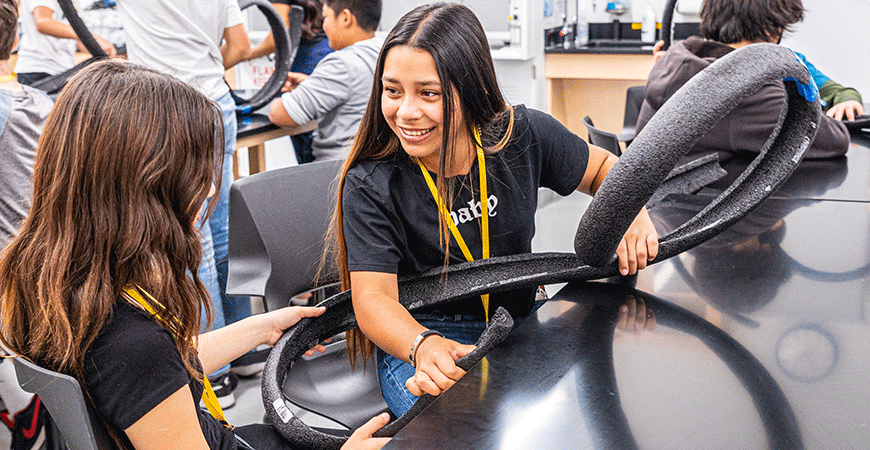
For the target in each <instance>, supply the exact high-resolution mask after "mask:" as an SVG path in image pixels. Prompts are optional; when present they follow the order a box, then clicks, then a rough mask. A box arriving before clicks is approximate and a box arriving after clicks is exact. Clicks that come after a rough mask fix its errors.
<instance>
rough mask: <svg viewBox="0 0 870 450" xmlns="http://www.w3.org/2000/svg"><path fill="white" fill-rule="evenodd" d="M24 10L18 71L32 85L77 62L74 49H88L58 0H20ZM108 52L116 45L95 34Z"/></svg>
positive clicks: (24, 80) (113, 53) (112, 52)
mask: <svg viewBox="0 0 870 450" xmlns="http://www.w3.org/2000/svg"><path fill="white" fill-rule="evenodd" d="M21 11H22V14H23V17H22V18H23V24H22V32H23V34H22V36H21V45H20V46H19V47H18V61H17V62H16V64H15V71H16V72H18V81H19V82H20V83H22V84H27V85H31V84H33V83H35V82H37V81H39V80H41V79H43V78H46V77H49V76H51V75H57V74H59V73H61V72H63V71H65V70H67V69H69V68H70V67H72V66H74V65H75V51H76V48H78V49H79V50H81V51H85V52H86V51H87V49H85V47H84V46H83V45H82V44H81V42H80V41H79V40H78V37H77V36H76V32H75V31H74V30H73V28H72V27H71V26H70V25H69V22H67V21H66V19H65V18H64V15H63V11H61V9H60V6H59V5H58V4H57V0H21ZM94 38H95V39H96V40H97V43H99V44H100V47H101V48H102V49H103V51H104V52H106V54H107V55H109V56H115V55H116V53H117V52H116V50H115V46H114V45H113V44H112V43H111V42H109V41H107V40H105V39H103V38H101V37H99V36H96V35H95V36H94Z"/></svg>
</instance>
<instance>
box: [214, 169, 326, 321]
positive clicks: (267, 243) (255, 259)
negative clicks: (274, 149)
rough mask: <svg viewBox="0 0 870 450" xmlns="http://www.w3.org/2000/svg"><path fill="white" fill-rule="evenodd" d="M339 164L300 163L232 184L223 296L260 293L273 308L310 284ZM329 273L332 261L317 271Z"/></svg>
mask: <svg viewBox="0 0 870 450" xmlns="http://www.w3.org/2000/svg"><path fill="white" fill-rule="evenodd" d="M341 165H342V161H323V162H314V163H309V164H301V165H298V166H292V167H286V168H283V169H277V170H270V171H266V172H262V173H258V174H255V175H251V176H248V177H245V178H242V179H240V180H238V181H236V182H235V183H233V184H232V186H231V187H230V198H229V208H230V212H229V238H228V240H229V274H228V276H227V293H228V294H229V295H239V296H258V297H264V298H265V304H266V309H267V310H273V309H277V308H280V307H283V306H287V305H288V304H289V301H290V298H292V297H293V296H294V295H296V294H299V293H300V292H304V291H307V290H309V289H312V288H313V287H315V286H314V282H315V279H316V278H317V275H318V269H319V265H320V260H321V257H322V256H323V250H324V237H325V234H326V230H327V229H328V226H329V221H330V218H331V217H332V212H333V211H334V209H335V199H336V188H337V184H336V183H334V181H335V179H336V176H337V175H338V173H339V170H341ZM333 274H335V269H334V266H332V265H327V266H326V267H325V268H324V274H322V275H333ZM327 278H328V277H327Z"/></svg>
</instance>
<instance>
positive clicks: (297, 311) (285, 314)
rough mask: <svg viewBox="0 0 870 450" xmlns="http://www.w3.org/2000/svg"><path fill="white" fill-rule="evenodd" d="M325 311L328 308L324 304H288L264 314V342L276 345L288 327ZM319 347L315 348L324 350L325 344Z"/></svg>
mask: <svg viewBox="0 0 870 450" xmlns="http://www.w3.org/2000/svg"><path fill="white" fill-rule="evenodd" d="M324 311H326V308H324V307H322V306H288V307H286V308H281V309H278V310H275V311H271V312H268V313H265V314H263V319H264V320H266V324H265V331H266V339H265V341H264V342H263V343H264V344H266V345H269V346H272V345H275V343H276V342H278V339H279V338H280V337H281V335H282V334H284V331H285V330H286V329H288V328H290V327H292V326H293V325H296V324H297V323H298V322H299V321H300V320H302V319H304V318H306V317H317V316H319V315H321V314H323V312H324ZM318 347H321V349H318V348H317V347H315V350H319V351H320V352H323V350H322V347H323V346H322V345H321V346H318Z"/></svg>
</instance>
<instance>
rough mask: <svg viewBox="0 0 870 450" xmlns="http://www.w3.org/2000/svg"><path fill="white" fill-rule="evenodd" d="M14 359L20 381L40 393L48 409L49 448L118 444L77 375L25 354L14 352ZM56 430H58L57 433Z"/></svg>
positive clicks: (81, 449) (95, 449)
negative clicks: (44, 363)
mask: <svg viewBox="0 0 870 450" xmlns="http://www.w3.org/2000/svg"><path fill="white" fill-rule="evenodd" d="M12 361H13V364H14V365H15V374H16V376H17V377H18V384H20V385H21V388H22V389H24V390H25V391H27V392H31V393H34V394H36V395H38V396H39V398H40V400H41V401H42V403H43V404H44V405H45V408H46V409H47V410H48V414H49V416H50V418H49V417H47V418H46V419H48V420H46V422H45V426H46V430H47V431H48V433H49V439H48V440H47V442H48V443H49V444H48V445H47V446H46V448H47V449H51V450H61V449H65V448H70V449H75V450H111V449H115V448H116V447H115V445H114V444H113V443H112V440H111V439H110V438H109V437H108V433H107V432H106V431H105V428H104V426H103V423H102V420H101V419H100V418H99V415H98V414H97V412H96V411H94V409H93V407H92V406H91V405H90V403H88V402H87V401H86V400H85V396H84V393H83V392H82V388H81V385H79V382H78V381H77V380H76V379H75V378H73V377H71V376H69V375H64V374H62V373H58V372H54V371H51V370H48V369H45V368H42V367H39V366H37V365H36V364H34V363H32V362H30V361H28V360H27V359H25V358H24V357H22V356H14V357H13V358H12ZM57 431H59V433H55V432H57ZM57 434H59V436H58V435H57Z"/></svg>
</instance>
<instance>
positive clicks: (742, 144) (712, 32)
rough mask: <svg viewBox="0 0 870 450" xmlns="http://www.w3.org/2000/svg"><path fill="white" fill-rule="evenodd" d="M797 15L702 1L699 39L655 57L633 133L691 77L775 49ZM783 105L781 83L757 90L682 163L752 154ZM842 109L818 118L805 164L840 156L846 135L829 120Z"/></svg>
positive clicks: (755, 4)
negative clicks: (734, 57)
mask: <svg viewBox="0 0 870 450" xmlns="http://www.w3.org/2000/svg"><path fill="white" fill-rule="evenodd" d="M803 13H804V10H803V5H802V4H801V0H773V1H763V0H745V1H739V2H735V1H731V0H705V1H704V3H703V5H702V7H701V36H702V37H697V36H694V37H690V38H689V39H686V40H684V41H680V42H676V43H674V44H673V45H672V46H671V48H669V49H668V50H667V51H666V52H664V53H663V54H661V56H660V57H659V58H658V60H657V61H656V63H655V65H654V66H653V68H652V70H651V71H650V74H649V77H648V78H647V83H646V87H645V89H644V97H645V98H644V102H643V105H642V106H641V110H640V114H639V115H638V119H637V132H638V133H640V131H641V130H642V129H643V128H644V127H645V126H646V124H647V122H649V120H650V119H651V118H652V116H653V115H654V114H655V113H656V111H658V110H659V108H661V107H662V105H664V103H665V102H666V101H667V100H668V99H669V98H670V97H671V95H673V93H674V92H676V91H677V90H678V89H679V88H680V87H682V86H683V84H685V83H686V82H687V81H689V79H691V78H692V77H693V76H695V74H697V73H698V72H700V71H702V70H704V69H705V68H706V67H707V66H709V65H710V64H712V63H713V62H714V61H716V60H717V59H719V58H721V57H723V56H725V55H727V54H728V53H730V52H732V51H734V50H735V49H738V48H741V47H744V46H747V45H750V44H754V43H760V42H769V43H778V42H779V41H780V39H781V38H782V35H783V33H785V32H786V31H787V30H788V28H789V26H791V25H792V24H794V23H797V22H799V21H800V20H802V19H803ZM659 53H661V52H659ZM815 72H816V74H815V75H814V74H813V71H812V70H811V71H810V73H811V75H814V77H815V76H817V75H820V74H819V73H818V71H815ZM834 84H835V83H834ZM837 86H839V85H837ZM819 87H820V88H823V90H822V93H823V99H825V97H824V95H829V97H828V99H830V100H831V101H842V100H843V99H847V96H845V95H844V94H828V93H826V92H825V89H830V92H832V93H833V92H843V91H842V89H840V88H837V87H836V86H834V85H833V84H829V85H828V87H827V88H825V87H824V86H819ZM855 94H857V92H855ZM859 98H860V97H859ZM785 105H786V92H785V85H784V84H783V82H782V81H776V82H772V83H768V84H766V85H764V86H762V87H761V89H760V90H759V91H758V92H756V93H755V94H753V95H752V96H750V97H749V98H747V99H746V100H744V101H743V103H741V104H740V105H737V107H735V108H734V109H733V110H732V111H731V112H729V113H728V114H727V115H726V116H725V117H724V118H723V119H722V120H721V121H719V123H717V124H716V125H715V126H713V128H712V129H710V131H708V132H707V134H706V135H705V136H704V137H702V138H701V140H699V141H698V142H697V143H696V144H695V146H694V147H692V149H691V150H689V153H688V154H687V155H686V156H684V158H683V161H682V162H687V161H689V160H692V159H695V158H698V157H701V156H704V155H707V154H711V153H717V154H718V155H719V160H720V161H723V162H724V161H727V160H728V159H731V158H732V157H735V156H741V155H742V156H749V155H752V154H757V153H758V152H759V151H760V150H761V148H762V147H763V146H764V144H765V142H767V140H768V137H769V136H770V134H771V132H772V131H773V130H774V128H775V127H776V122H777V120H778V118H779V113H780V111H781V110H782V108H784V107H785ZM847 105H848V103H847ZM847 105H840V106H838V107H837V109H834V110H833V112H831V110H829V111H828V117H822V120H821V122H820V123H819V131H818V134H817V135H816V139H815V141H813V143H812V145H811V147H810V149H809V150H808V152H807V155H806V158H808V159H820V158H836V157H840V156H843V155H844V154H845V153H846V150H848V148H849V142H850V140H849V132H848V130H847V129H846V126H845V125H844V124H843V123H842V122H840V121H839V120H836V119H835V118H834V117H830V116H832V115H834V116H835V115H838V114H846V115H848V114H849V113H848V112H846V106H847ZM835 106H836V105H835ZM841 107H842V109H841ZM852 111H853V112H852V113H855V112H857V111H859V110H856V109H853V110H852Z"/></svg>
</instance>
